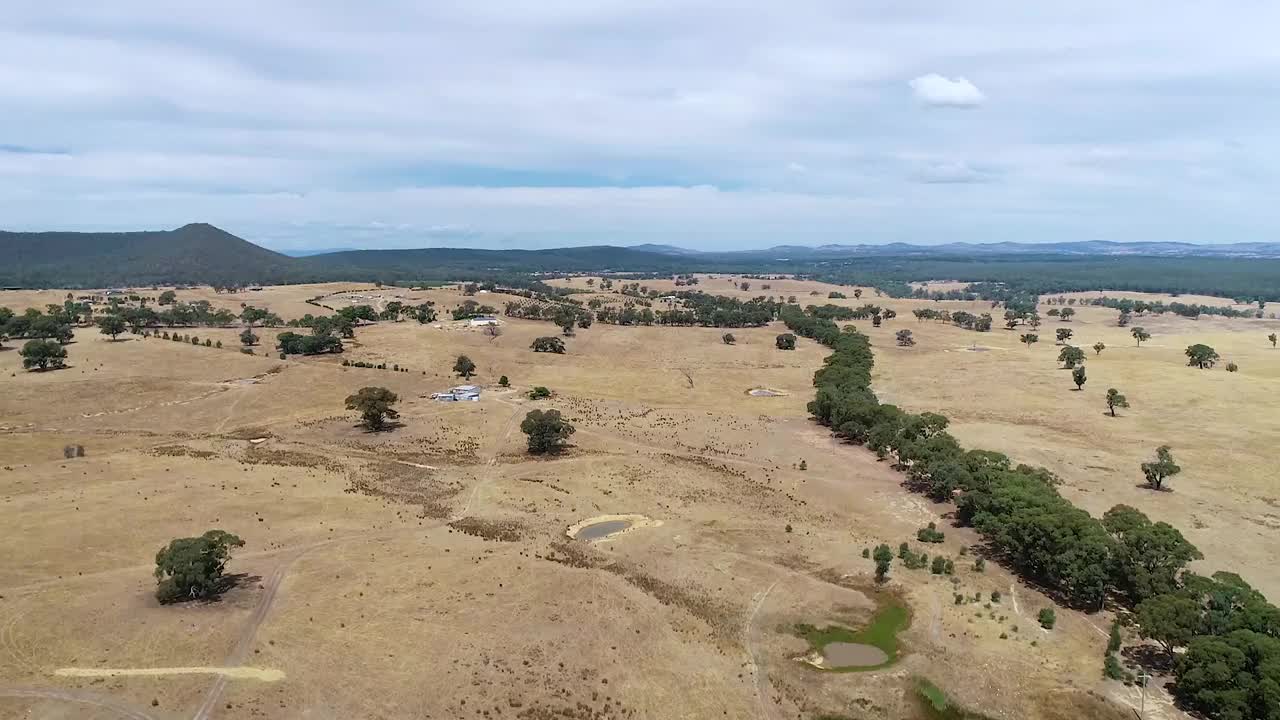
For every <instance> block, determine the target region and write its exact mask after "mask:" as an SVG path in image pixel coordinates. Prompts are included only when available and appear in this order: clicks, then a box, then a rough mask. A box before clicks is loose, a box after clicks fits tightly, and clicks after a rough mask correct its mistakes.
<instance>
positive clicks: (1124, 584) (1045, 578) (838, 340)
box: [781, 307, 1280, 720]
mask: <svg viewBox="0 0 1280 720" xmlns="http://www.w3.org/2000/svg"><path fill="white" fill-rule="evenodd" d="M781 317H782V320H783V321H784V322H785V323H786V324H787V327H788V328H790V329H791V331H792V332H794V333H796V334H797V335H801V336H803V337H808V338H812V339H814V340H816V341H817V342H820V343H822V344H823V345H826V346H827V347H829V348H831V350H832V353H831V354H830V355H828V356H827V358H826V359H825V361H824V364H823V367H822V368H821V369H820V370H818V371H817V373H815V375H814V385H815V386H816V392H815V396H814V399H813V401H812V402H810V403H809V411H810V412H811V413H812V414H813V415H814V417H815V418H816V419H818V420H819V421H820V422H821V423H823V424H824V425H826V426H828V427H829V428H831V430H832V432H834V433H835V434H836V435H838V436H840V437H842V438H844V439H846V440H848V441H850V442H853V443H856V444H860V445H865V446H866V447H868V448H869V449H871V450H873V451H875V452H876V453H877V455H879V456H880V457H882V458H885V459H890V460H891V461H892V462H893V463H894V466H895V468H896V469H898V470H900V471H901V472H903V473H904V474H905V475H906V483H905V484H906V486H907V487H908V488H910V489H912V490H914V491H916V492H920V493H923V494H925V495H927V496H929V497H930V498H931V499H933V500H936V501H939V502H954V503H955V505H956V517H957V520H958V522H960V523H961V524H964V525H968V526H971V527H973V528H974V529H976V530H977V531H978V532H979V533H980V534H981V535H982V536H983V538H984V539H985V541H986V542H987V544H988V549H989V550H990V551H991V552H992V553H994V554H995V555H996V556H997V557H1000V558H1002V559H1003V560H1004V561H1005V562H1006V563H1007V564H1008V565H1009V566H1010V567H1011V568H1013V569H1014V570H1015V571H1017V572H1018V573H1020V574H1021V575H1023V576H1024V577H1026V578H1027V579H1028V580H1031V581H1033V582H1035V583H1036V584H1038V585H1040V586H1042V587H1044V588H1046V589H1047V590H1048V591H1049V592H1051V593H1053V594H1056V595H1057V596H1058V597H1060V598H1061V599H1062V600H1063V601H1064V602H1066V603H1067V604H1070V605H1074V606H1076V607H1080V608H1084V609H1090V610H1096V609H1100V608H1101V607H1102V606H1103V603H1104V601H1105V600H1106V599H1108V598H1111V599H1112V600H1114V601H1115V602H1117V603H1118V604H1119V605H1121V606H1122V607H1124V608H1127V609H1129V610H1131V611H1132V612H1133V615H1134V617H1135V618H1136V621H1137V624H1138V628H1139V632H1140V633H1141V634H1142V635H1143V637H1147V638H1151V639H1154V640H1156V641H1157V642H1159V643H1161V644H1162V645H1164V646H1165V647H1166V648H1168V649H1170V650H1171V651H1172V649H1173V648H1175V647H1186V648H1188V649H1187V652H1186V653H1185V654H1184V655H1183V656H1182V657H1181V658H1180V659H1178V661H1177V662H1176V666H1175V679H1176V687H1175V695H1176V696H1177V697H1178V698H1179V700H1180V701H1181V702H1183V703H1184V704H1185V705H1186V706H1188V707H1190V708H1192V709H1194V710H1197V711H1199V712H1202V713H1204V714H1205V715H1206V716H1208V717H1211V718H1223V719H1233V720H1234V719H1236V718H1239V719H1242V720H1243V719H1244V718H1272V719H1274V718H1280V609H1277V608H1276V607H1275V606H1274V605H1271V604H1270V603H1269V602H1267V600H1266V599H1265V598H1264V597H1263V596H1262V595H1261V594H1260V593H1258V592H1257V591H1255V590H1253V589H1252V588H1250V587H1249V586H1248V585H1247V584H1245V583H1244V581H1243V580H1242V579H1240V578H1239V577H1238V576H1234V575H1230V574H1224V573H1215V574H1214V575H1212V576H1210V577H1205V576H1201V575H1198V574H1196V573H1192V572H1190V571H1188V570H1187V569H1186V566H1187V564H1188V563H1189V562H1191V561H1192V560H1196V559H1199V558H1201V557H1202V556H1201V554H1200V551H1199V550H1198V549H1196V547H1195V546H1194V545H1192V544H1191V543H1190V542H1189V541H1187V540H1186V538H1185V537H1184V536H1183V535H1182V533H1181V532H1179V531H1178V530H1177V529H1176V528H1174V527H1173V526H1171V525H1169V524H1168V523H1164V522H1152V521H1151V520H1150V519H1149V518H1147V516H1146V515H1145V514H1143V513H1142V512H1141V511H1140V510H1138V509H1136V508H1132V507H1128V506H1125V505H1117V506H1115V507H1113V508H1111V509H1110V510H1108V511H1107V513H1105V514H1104V515H1103V517H1102V519H1101V520H1099V519H1098V518H1095V517H1093V516H1091V515H1090V514H1089V513H1088V512H1086V511H1084V510H1082V509H1080V508H1077V507H1075V506H1074V505H1073V504H1072V503H1071V502H1070V501H1068V500H1066V499H1065V498H1063V497H1062V496H1061V495H1060V494H1059V493H1058V491H1057V489H1056V485H1057V484H1058V479H1057V478H1056V477H1055V476H1054V475H1053V473H1051V472H1049V471H1048V470H1046V469H1044V468H1039V467H1032V466H1029V465H1024V464H1018V465H1014V464H1013V462H1012V461H1011V460H1010V459H1009V457H1007V456H1006V455H1004V454H1003V453H999V452H993V451H989V450H966V449H964V448H963V447H961V445H960V443H959V442H958V441H957V440H956V439H955V438H954V437H953V436H952V435H951V434H949V433H947V432H946V427H947V424H948V420H947V418H946V417H944V416H942V415H939V414H936V413H927V412H926V413H920V414H915V413H909V412H905V411H903V410H901V409H900V408H898V407H896V406H894V405H886V404H882V403H880V402H879V400H878V398H877V397H876V395H875V393H874V392H873V391H872V390H871V370H872V366H873V364H874V356H873V353H872V350H871V344H870V341H869V339H868V338H867V336H866V335H864V334H862V333H860V332H858V331H857V330H856V329H855V328H853V327H846V328H845V329H843V330H841V329H840V328H839V327H838V326H836V324H835V323H834V322H832V321H830V320H827V319H823V318H818V317H814V316H813V315H811V314H807V313H805V312H803V311H801V310H800V309H799V308H792V307H785V308H783V310H782V313H781ZM1159 462H1161V458H1159V457H1158V458H1157V461H1156V463H1153V465H1154V464H1157V463H1159ZM1169 462H1172V461H1171V459H1170V460H1169ZM1143 469H1144V472H1146V471H1147V467H1146V466H1144V468H1143Z"/></svg>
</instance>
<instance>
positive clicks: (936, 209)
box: [0, 0, 1280, 247]
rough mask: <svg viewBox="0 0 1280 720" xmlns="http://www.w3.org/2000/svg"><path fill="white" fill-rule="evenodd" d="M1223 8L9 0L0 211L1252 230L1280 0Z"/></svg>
mask: <svg viewBox="0 0 1280 720" xmlns="http://www.w3.org/2000/svg"><path fill="white" fill-rule="evenodd" d="M1223 3H1225V6H1224V5H1223V4H1218V5H1213V6H1210V5H1204V4H1200V5H1195V4H1179V5H1177V6H1176V7H1170V6H1169V5H1168V4H1167V3H1159V2H1157V0H1132V2H1130V3H1124V4H1122V5H1119V6H1118V5H1116V4H1115V3H1114V2H1106V1H1104V0H1080V2H1077V3H1074V4H1071V5H1064V6H1054V5H1044V4H1040V5H1030V4H1023V5H1010V4H1009V3H1008V1H1007V0H969V1H968V2H966V3H964V4H962V5H961V4H945V3H944V4H938V3H917V2H907V3H899V4H895V5H894V7H893V8H892V9H887V8H884V7H880V6H881V5H883V4H882V3H848V2H842V1H841V0H795V1H794V2H792V3H787V4H785V5H775V6H769V7H766V8H764V9H763V10H762V11H761V12H759V13H749V14H748V13H735V12H729V10H730V9H731V8H732V7H733V4H732V3H729V2H728V1H727V0H652V1H651V2H638V1H637V0H598V1H597V2H584V1H582V0H555V1H554V2H551V3H541V4H537V3H533V4H530V3H527V2H520V1H519V0H491V2H486V3H478V4H477V3H470V4H467V3H463V4H458V3H420V2H412V1H411V0H387V1H386V2H384V3H379V4H378V8H377V10H376V11H360V12H356V11H353V10H352V9H351V7H350V4H349V3H342V2H338V1H337V0H308V1H306V2H304V1H303V0H278V1H277V2H272V3H267V4H263V3H260V2H253V1H252V0H225V3H224V5H225V6H226V7H224V10H225V12H222V13H219V14H218V15H217V16H209V15H208V14H207V13H205V14H201V13H199V12H197V11H196V10H187V9H184V8H182V7H176V6H173V4H172V3H170V4H169V5H164V4H161V3H160V2H159V0H115V1H114V2H111V3H109V4H108V5H107V6H103V7H104V8H106V9H100V8H98V7H97V6H94V7H92V8H89V6H83V7H82V6H80V5H77V6H76V7H74V8H72V7H71V6H70V5H68V4H66V3H48V2H46V3H16V4H15V3H10V4H11V5H15V7H13V8H6V15H5V29H3V30H0V106H5V107H8V106H13V107H21V108H22V112H20V113H15V112H10V113H0V226H3V227H8V228H18V227H21V228H24V229H55V228H60V227H69V225H68V223H71V222H74V223H80V224H82V225H81V227H85V226H94V227H111V228H114V229H123V228H128V227H158V226H162V225H180V224H182V223H184V222H188V221H193V220H207V221H210V222H215V223H224V224H227V225H228V226H229V229H232V230H242V231H243V232H244V233H245V234H246V235H247V236H250V237H251V238H283V237H286V236H287V237H288V238H289V242H290V243H293V244H294V245H295V246H296V245H300V244H306V242H307V241H308V238H309V237H314V238H316V242H317V243H323V244H324V245H326V246H337V245H348V244H349V243H348V242H347V241H346V239H347V238H351V239H352V240H353V242H352V243H350V244H358V243H359V242H366V240H365V238H369V237H372V236H373V235H378V236H379V237H392V236H394V237H395V238H397V240H396V242H402V243H412V242H422V243H424V244H426V243H428V242H431V243H435V242H462V241H466V242H468V243H472V244H483V243H486V242H491V243H493V244H495V245H497V244H504V243H505V244H520V243H522V242H527V243H529V244H531V245H532V244H539V245H543V246H546V245H550V244H572V243H575V242H606V241H610V240H612V239H617V240H619V241H621V240H622V239H625V238H626V237H628V235H627V233H631V234H632V236H639V237H636V238H634V239H639V240H640V241H645V240H656V241H665V240H664V237H666V236H668V235H670V234H671V233H678V232H682V231H683V232H686V233H688V234H689V236H690V237H692V238H694V240H693V241H692V242H691V243H690V244H699V243H701V244H702V245H703V246H712V245H716V246H719V247H729V246H741V245H748V244H756V245H759V244H771V243H772V242H774V241H775V240H777V239H778V238H779V236H784V237H789V232H788V229H791V228H794V229H796V233H797V234H798V236H799V237H813V238H814V239H815V240H835V241H840V240H843V241H849V240H852V239H856V238H869V239H871V238H876V239H884V240H917V241H926V242H927V241H929V240H930V239H931V235H932V233H931V232H930V228H931V224H936V225H938V226H944V227H946V228H948V231H949V232H954V233H961V232H964V228H966V227H972V228H975V230H974V231H973V232H974V233H975V236H974V237H971V238H968V239H984V238H986V237H989V236H992V235H996V236H1002V237H1005V238H1009V239H1022V240H1037V239H1046V240H1048V239H1062V238H1063V237H1064V236H1066V237H1076V236H1081V235H1084V236H1089V237H1104V236H1108V233H1111V235H1109V236H1110V237H1117V238H1120V239H1122V238H1123V237H1124V236H1125V235H1126V234H1129V235H1132V234H1133V233H1132V232H1131V230H1132V228H1133V227H1134V226H1135V224H1138V225H1141V226H1142V227H1144V228H1147V229H1149V228H1152V227H1157V226H1159V227H1160V228H1162V232H1165V233H1168V232H1169V229H1170V228H1172V229H1173V231H1175V232H1177V233H1179V235H1180V237H1181V238H1182V239H1190V240H1195V239H1197V236H1203V238H1205V239H1213V240H1229V239H1232V237H1231V236H1230V229H1231V228H1233V227H1241V226H1242V224H1251V232H1250V235H1251V236H1268V235H1275V234H1277V233H1280V217H1277V216H1276V215H1275V213H1274V211H1273V210H1272V207H1273V204H1272V200H1271V199H1270V198H1269V197H1268V196H1267V193H1266V188H1269V187H1275V186H1276V185H1277V184H1280V165H1277V164H1275V163H1273V162H1270V159H1271V158H1275V157H1277V156H1280V139H1278V138H1277V137H1276V135H1275V133H1274V132H1273V130H1272V128H1271V124H1272V123H1271V118H1274V117H1276V116H1277V114H1280V100H1277V99H1276V98H1274V97H1272V96H1271V95H1267V94H1266V93H1258V92H1257V88H1258V87H1265V86H1266V83H1267V82H1269V81H1270V79H1271V78H1274V77H1277V76H1278V75H1280V52H1277V51H1276V45H1275V43H1274V40H1273V38H1272V35H1271V31H1270V28H1273V27H1276V26H1280V3H1258V2H1256V0H1223ZM1081 17H1107V22H1106V23H1105V24H1088V23H1081V22H1080V21H1079V19H1080V18H1081ZM1133 38H1139V40H1138V41H1136V42H1135V41H1134V40H1133ZM961 68H962V69H963V70H961ZM935 69H936V70H944V71H949V72H952V73H959V72H961V71H963V72H964V73H965V74H966V75H967V76H968V77H971V78H975V79H977V80H978V82H980V83H981V85H982V89H981V90H980V89H979V88H977V87H975V86H974V84H973V83H972V82H970V81H969V80H966V79H965V77H954V76H952V77H944V76H942V75H938V74H930V75H922V73H924V72H926V71H929V70H935ZM916 76H919V77H916ZM912 77H915V80H912V81H911V82H910V91H911V92H913V93H914V95H915V97H917V98H919V100H920V102H922V103H926V104H927V105H929V106H940V107H974V106H976V105H980V104H982V103H983V101H984V95H985V93H984V90H985V91H986V92H987V93H990V95H991V96H992V97H997V98H999V102H998V103H994V104H990V105H988V106H987V107H986V109H984V110H983V111H982V112H981V113H969V114H964V113H951V114H949V116H947V117H939V114H938V113H925V112H919V111H917V110H916V109H915V108H914V107H910V106H908V107H904V105H909V103H904V92H903V83H904V80H906V79H907V78H912ZM1228 139H1230V140H1231V141H1232V142H1238V143H1241V144H1242V145H1243V146H1244V147H1248V148H1249V152H1227V151H1224V150H1222V148H1223V147H1224V142H1226V140H1228ZM1091 148H1093V149H1097V150H1096V151H1094V152H1090V149H1091ZM29 149H53V150H56V151H57V152H56V153H53V152H49V153H40V152H30V151H29ZM1193 168H1194V170H1193ZM1193 173H1194V174H1195V175H1196V177H1199V178H1203V177H1213V178H1215V180H1214V182H1215V185H1214V188H1215V191H1219V190H1220V194H1221V197H1222V198H1229V199H1230V201H1231V202H1230V204H1229V205H1228V204H1227V203H1226V202H1225V201H1224V202H1223V203H1218V202H1216V201H1212V199H1206V200H1203V201H1202V200H1201V199H1200V197H1202V196H1204V194H1205V191H1204V187H1203V186H1204V182H1203V181H1199V182H1196V181H1195V178H1192V177H1191V175H1192V174H1193ZM984 180H988V181H991V182H983V181H984ZM994 180H999V182H994ZM958 183H966V184H965V185H964V186H963V187H962V186H960V185H958ZM707 187H710V188H713V190H707V189H706V188H707ZM771 191H776V192H771ZM781 191H785V193H783V192H781ZM1197 194H1198V196H1197ZM1215 197H1216V196H1215ZM441 198H447V200H448V201H447V202H441V201H440V199H441ZM321 199H323V202H322V201H321ZM406 199H411V202H407V201H406ZM453 203H461V205H457V206H455V205H454V204H453ZM1082 209H1084V210H1087V212H1081V210H1082ZM762 213H763V214H766V215H767V222H766V221H763V220H764V218H762V217H761V214H762ZM1064 215H1067V216H1070V217H1071V218H1073V220H1072V222H1073V223H1076V224H1074V225H1073V224H1070V223H1066V222H1062V218H1063V216H1064ZM1028 218H1031V219H1028ZM1036 218H1053V223H1047V222H1046V223H1043V224H1041V223H1040V222H1039V221H1038V220H1036ZM374 221H380V222H384V223H386V224H387V225H388V227H385V228H384V227H376V226H372V225H370V223H372V222H374ZM299 223H301V224H299ZM1081 224H1083V225H1081ZM437 226H444V227H447V228H453V227H457V228H464V229H465V230H459V231H458V232H453V231H451V230H446V231H444V232H440V233H430V232H426V231H425V230H423V229H424V228H431V227H437ZM299 228H303V229H302V230H299ZM358 233H365V234H364V235H358ZM1148 234H1149V233H1148ZM322 236H324V237H322ZM459 238H461V239H459ZM376 241H377V242H382V240H376ZM367 242H368V243H370V244H372V243H373V242H375V240H373V239H369V240H367Z"/></svg>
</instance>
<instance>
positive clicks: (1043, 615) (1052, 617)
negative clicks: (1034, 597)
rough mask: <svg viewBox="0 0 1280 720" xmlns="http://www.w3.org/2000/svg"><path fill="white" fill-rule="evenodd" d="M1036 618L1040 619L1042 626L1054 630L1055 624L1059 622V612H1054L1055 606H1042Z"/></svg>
mask: <svg viewBox="0 0 1280 720" xmlns="http://www.w3.org/2000/svg"><path fill="white" fill-rule="evenodd" d="M1036 619H1037V620H1039V621H1040V627H1042V628H1044V629H1045V630H1052V629H1053V626H1054V624H1055V623H1057V622H1058V614H1057V613H1056V612H1054V610H1053V608H1042V609H1041V610H1040V614H1039V615H1037V616H1036Z"/></svg>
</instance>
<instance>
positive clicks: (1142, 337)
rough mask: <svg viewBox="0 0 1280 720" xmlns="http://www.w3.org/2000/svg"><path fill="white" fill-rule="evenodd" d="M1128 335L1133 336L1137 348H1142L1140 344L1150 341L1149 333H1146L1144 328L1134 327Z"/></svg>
mask: <svg viewBox="0 0 1280 720" xmlns="http://www.w3.org/2000/svg"><path fill="white" fill-rule="evenodd" d="M1129 334H1130V335H1132V336H1133V339H1134V340H1137V341H1138V347H1142V343H1144V342H1146V341H1147V340H1150V339H1151V333H1149V332H1147V330H1146V328H1142V327H1136V328H1134V329H1132V330H1130V331H1129Z"/></svg>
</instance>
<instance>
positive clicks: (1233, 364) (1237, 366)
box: [1227, 362, 1240, 372]
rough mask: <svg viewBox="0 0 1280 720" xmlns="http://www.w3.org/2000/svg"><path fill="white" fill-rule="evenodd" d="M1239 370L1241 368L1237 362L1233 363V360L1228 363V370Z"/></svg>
mask: <svg viewBox="0 0 1280 720" xmlns="http://www.w3.org/2000/svg"><path fill="white" fill-rule="evenodd" d="M1239 370H1240V366H1239V365H1237V364H1235V363H1233V362H1229V363H1227V372H1239Z"/></svg>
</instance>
